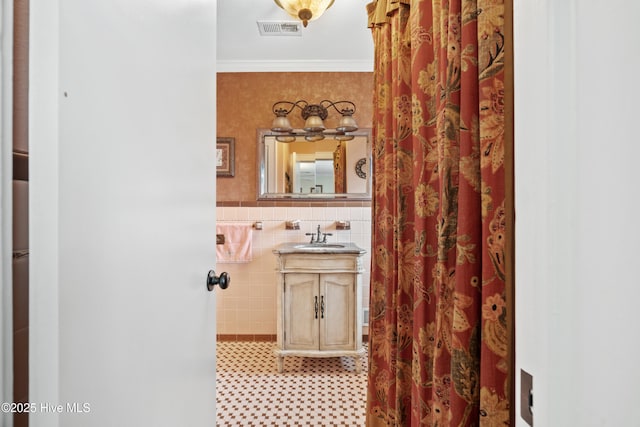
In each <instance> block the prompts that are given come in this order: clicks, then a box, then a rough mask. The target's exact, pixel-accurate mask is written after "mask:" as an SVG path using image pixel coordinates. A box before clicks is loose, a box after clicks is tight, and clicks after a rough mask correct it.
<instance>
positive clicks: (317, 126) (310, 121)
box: [304, 116, 325, 132]
mask: <svg viewBox="0 0 640 427" xmlns="http://www.w3.org/2000/svg"><path fill="white" fill-rule="evenodd" d="M324 129H325V128H324V123H323V122H322V119H321V118H320V116H309V117H307V120H306V121H305V122H304V130H306V131H307V132H322V131H323V130H324Z"/></svg>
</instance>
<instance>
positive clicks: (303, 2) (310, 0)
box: [274, 0, 334, 27]
mask: <svg viewBox="0 0 640 427" xmlns="http://www.w3.org/2000/svg"><path fill="white" fill-rule="evenodd" d="M274 1H275V3H276V4H277V5H278V6H279V7H280V8H282V9H284V11H285V12H287V13H288V14H289V15H291V16H293V17H294V18H296V19H299V20H301V21H302V25H304V26H305V27H306V26H307V24H308V23H309V21H315V20H316V19H318V18H320V16H322V14H323V13H324V11H325V10H327V9H329V8H330V7H331V5H332V4H333V2H334V0H274Z"/></svg>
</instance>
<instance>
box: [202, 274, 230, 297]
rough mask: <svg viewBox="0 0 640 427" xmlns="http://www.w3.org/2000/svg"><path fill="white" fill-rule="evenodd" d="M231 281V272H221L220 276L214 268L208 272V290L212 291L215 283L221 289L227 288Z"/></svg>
mask: <svg viewBox="0 0 640 427" xmlns="http://www.w3.org/2000/svg"><path fill="white" fill-rule="evenodd" d="M230 283H231V277H229V273H226V272H224V273H220V276H216V272H215V271H213V270H209V274H207V290H208V291H209V292H211V291H212V290H213V287H214V286H215V285H218V286H220V289H227V288H228V287H229V284H230Z"/></svg>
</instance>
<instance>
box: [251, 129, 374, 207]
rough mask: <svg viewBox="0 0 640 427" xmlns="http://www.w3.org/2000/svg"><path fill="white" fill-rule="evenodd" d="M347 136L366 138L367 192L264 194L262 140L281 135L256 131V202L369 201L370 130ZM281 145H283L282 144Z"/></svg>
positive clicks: (371, 185) (262, 130)
mask: <svg viewBox="0 0 640 427" xmlns="http://www.w3.org/2000/svg"><path fill="white" fill-rule="evenodd" d="M349 135H353V136H356V137H358V136H360V137H362V136H364V137H366V138H367V142H366V144H367V147H366V152H367V158H368V160H369V161H368V162H367V167H368V170H367V184H366V187H367V192H366V193H303V194H300V193H267V192H266V188H265V187H266V180H265V174H266V165H265V148H264V147H265V144H264V140H265V137H267V136H282V134H281V133H278V132H273V131H272V130H271V129H258V131H257V146H258V153H257V166H258V168H257V172H258V173H257V174H256V175H257V181H258V182H257V184H258V185H257V189H258V196H257V199H258V200H272V201H274V200H287V201H293V200H315V201H352V200H353V201H358V200H364V201H371V189H372V188H373V183H372V181H373V176H372V173H373V168H372V163H373V162H372V160H373V158H372V141H371V128H363V129H358V130H357V131H355V132H349ZM282 144H285V143H284V142H283V143H282Z"/></svg>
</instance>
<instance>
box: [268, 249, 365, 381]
mask: <svg viewBox="0 0 640 427" xmlns="http://www.w3.org/2000/svg"><path fill="white" fill-rule="evenodd" d="M273 252H274V254H275V255H276V257H277V271H278V298H277V301H278V302H277V310H278V312H277V343H276V347H275V349H274V353H275V355H276V358H277V359H276V360H277V368H278V372H282V371H283V369H284V357H285V356H304V357H341V356H352V357H354V358H355V367H356V373H360V372H361V371H362V358H363V357H365V354H366V351H365V349H364V347H363V345H362V272H363V266H362V256H363V255H364V253H365V250H364V249H362V248H360V247H358V246H356V245H355V244H353V243H336V244H330V243H284V244H281V245H280V246H278V247H277V248H276V249H274V251H273Z"/></svg>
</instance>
